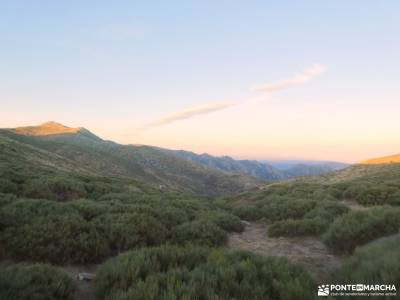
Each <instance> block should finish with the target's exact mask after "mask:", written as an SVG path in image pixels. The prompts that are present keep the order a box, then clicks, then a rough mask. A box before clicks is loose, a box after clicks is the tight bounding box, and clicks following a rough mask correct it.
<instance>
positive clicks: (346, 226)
mask: <svg viewBox="0 0 400 300" xmlns="http://www.w3.org/2000/svg"><path fill="white" fill-rule="evenodd" d="M399 228H400V209H399V208H383V207H378V208H373V209H370V210H368V211H351V212H349V213H347V214H345V215H343V216H341V217H339V218H338V219H336V220H335V221H334V222H333V223H332V225H331V226H330V227H329V229H328V231H327V232H326V234H325V235H324V237H323V239H324V242H325V243H326V245H327V246H329V247H330V248H331V249H333V250H334V251H335V252H339V253H351V252H352V251H353V250H354V248H355V247H356V246H359V245H362V244H365V243H367V242H369V241H372V240H374V239H377V238H379V237H383V236H386V235H390V234H394V233H396V232H398V230H399Z"/></svg>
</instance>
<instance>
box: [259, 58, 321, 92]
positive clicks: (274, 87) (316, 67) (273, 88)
mask: <svg viewBox="0 0 400 300" xmlns="http://www.w3.org/2000/svg"><path fill="white" fill-rule="evenodd" d="M325 70H326V67H325V66H323V65H320V64H313V65H312V66H311V67H309V68H307V69H305V70H303V72H301V73H299V74H297V75H295V76H293V77H292V78H288V79H283V80H280V81H278V82H275V83H269V84H264V85H259V86H256V87H255V88H253V89H252V90H253V91H261V92H267V93H273V92H277V91H280V90H283V89H286V88H288V87H290V86H293V85H299V84H304V83H306V82H308V81H309V80H311V79H312V78H314V77H317V76H318V75H320V74H322V73H323V72H325Z"/></svg>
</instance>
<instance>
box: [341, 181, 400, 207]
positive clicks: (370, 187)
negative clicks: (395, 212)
mask: <svg viewBox="0 0 400 300" xmlns="http://www.w3.org/2000/svg"><path fill="white" fill-rule="evenodd" d="M343 195H344V197H345V198H349V199H354V200H356V201H357V202H358V203H360V204H363V205H383V204H398V199H399V196H400V188H399V187H398V186H392V185H387V184H381V183H376V184H365V183H364V184H354V185H351V186H349V187H348V188H347V189H346V190H345V192H344V194H343Z"/></svg>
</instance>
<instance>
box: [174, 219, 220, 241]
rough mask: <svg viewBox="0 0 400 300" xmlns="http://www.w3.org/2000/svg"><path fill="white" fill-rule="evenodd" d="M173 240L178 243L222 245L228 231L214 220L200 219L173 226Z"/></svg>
mask: <svg viewBox="0 0 400 300" xmlns="http://www.w3.org/2000/svg"><path fill="white" fill-rule="evenodd" d="M172 234H173V238H172V240H173V242H175V243H177V244H187V243H194V244H200V245H206V246H214V245H222V244H223V243H224V242H225V240H226V232H225V231H224V230H222V229H221V228H220V227H218V226H217V225H215V224H214V223H212V222H209V221H204V220H198V221H192V222H187V223H183V224H182V225H179V226H177V227H175V228H173V232H172Z"/></svg>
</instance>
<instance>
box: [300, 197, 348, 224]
mask: <svg viewBox="0 0 400 300" xmlns="http://www.w3.org/2000/svg"><path fill="white" fill-rule="evenodd" d="M349 210H350V209H349V208H348V207H347V206H345V205H344V204H341V203H338V202H337V201H331V200H325V201H320V202H318V203H317V205H316V206H315V207H314V209H312V210H311V211H309V212H307V213H306V214H305V215H304V218H307V219H312V218H319V219H321V220H324V221H325V222H326V223H330V222H332V221H333V220H334V219H336V218H337V217H339V216H341V215H343V214H345V213H347V212H349Z"/></svg>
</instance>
